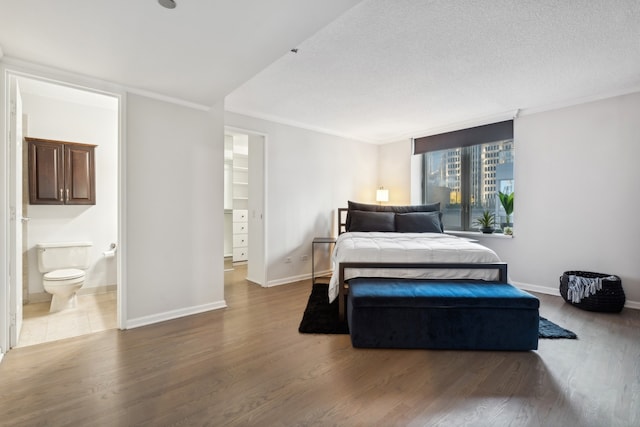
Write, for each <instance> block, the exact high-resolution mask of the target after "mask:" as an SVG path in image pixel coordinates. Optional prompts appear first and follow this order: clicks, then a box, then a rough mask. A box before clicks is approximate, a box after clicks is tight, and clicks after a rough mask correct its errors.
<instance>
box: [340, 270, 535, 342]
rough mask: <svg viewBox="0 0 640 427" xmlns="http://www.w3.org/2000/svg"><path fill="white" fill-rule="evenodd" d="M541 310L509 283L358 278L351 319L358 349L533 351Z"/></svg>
mask: <svg viewBox="0 0 640 427" xmlns="http://www.w3.org/2000/svg"><path fill="white" fill-rule="evenodd" d="M539 307H540V302H539V300H538V298H536V297H534V296H533V295H531V294H529V293H527V292H525V291H522V290H520V289H518V288H516V287H514V286H512V285H510V284H508V283H494V282H479V281H472V280H471V281H459V280H457V281H427V280H416V279H386V278H385V279H383V278H358V279H351V280H350V281H349V296H348V299H347V319H348V322H349V332H350V334H351V342H352V344H353V346H354V347H366V348H379V347H381V348H429V349H460V350H535V349H537V348H538V323H539V314H538V308H539Z"/></svg>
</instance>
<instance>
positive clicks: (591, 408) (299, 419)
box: [0, 270, 640, 427]
mask: <svg viewBox="0 0 640 427" xmlns="http://www.w3.org/2000/svg"><path fill="white" fill-rule="evenodd" d="M226 274H228V275H230V276H229V277H230V279H233V280H231V281H232V282H234V283H232V284H229V285H227V287H226V298H227V302H228V304H229V308H227V309H224V310H217V311H213V312H209V313H205V314H201V315H197V316H190V317H186V318H182V319H178V320H174V321H170V322H164V323H162V324H157V325H152V326H147V327H142V328H137V329H132V330H128V331H118V330H109V331H104V332H98V333H96V334H92V335H86V336H83V337H78V338H70V339H66V340H62V341H57V342H54V343H47V344H39V345H34V346H30V347H23V348H17V349H14V350H11V351H10V352H9V353H8V354H7V355H6V356H5V358H4V360H3V362H2V363H1V364H0V425H3V426H13V425H16V426H37V425H43V426H45V425H46V426H66V425H69V426H145V425H152V426H170V425H180V426H192V425H210V426H222V425H239V426H253V425H255V426H291V425H301V426H304V425H314V426H325V425H340V426H354V425H361V426H369V425H377V426H463V425H468V426H492V427H496V426H508V425H513V426H567V427H569V426H598V427H600V426H638V425H640V311H635V310H630V309H625V310H624V311H623V313H622V314H620V315H607V314H598V313H589V312H585V311H581V310H579V309H576V308H574V307H571V306H569V305H567V304H565V303H564V302H563V301H562V300H561V299H560V298H559V297H551V296H544V295H540V298H541V302H542V307H541V315H543V316H544V317H547V318H549V319H550V320H552V321H555V322H556V323H559V324H561V325H562V326H564V327H566V328H569V329H572V330H573V331H574V332H576V333H577V334H578V336H579V337H580V339H579V340H541V341H540V348H539V350H538V351H533V352H474V351H428V350H371V349H354V348H352V347H351V343H350V341H349V336H348V335H301V334H299V333H298V331H297V328H298V324H299V322H300V319H301V316H302V312H303V309H304V307H305V305H306V301H307V297H308V294H309V291H310V286H311V285H310V282H309V281H305V282H300V283H296V284H291V285H284V286H278V287H274V288H260V287H258V286H256V285H251V284H248V283H247V282H245V281H244V280H242V278H241V273H239V272H238V270H235V271H234V272H229V273H226ZM234 275H235V278H234Z"/></svg>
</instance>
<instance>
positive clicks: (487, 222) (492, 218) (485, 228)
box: [473, 210, 496, 234]
mask: <svg viewBox="0 0 640 427" xmlns="http://www.w3.org/2000/svg"><path fill="white" fill-rule="evenodd" d="M473 223H474V224H475V225H478V226H480V231H482V232H483V233H485V234H491V233H493V231H494V227H495V225H496V215H495V214H494V213H493V212H489V211H488V210H485V211H484V212H482V215H481V216H479V217H478V218H476V219H475V221H474V222H473Z"/></svg>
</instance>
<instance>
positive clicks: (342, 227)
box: [338, 208, 349, 235]
mask: <svg viewBox="0 0 640 427" xmlns="http://www.w3.org/2000/svg"><path fill="white" fill-rule="evenodd" d="M347 212H349V209H347V208H338V235H340V234H342V233H346V232H347Z"/></svg>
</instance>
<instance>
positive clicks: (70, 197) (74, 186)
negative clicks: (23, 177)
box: [25, 137, 96, 205]
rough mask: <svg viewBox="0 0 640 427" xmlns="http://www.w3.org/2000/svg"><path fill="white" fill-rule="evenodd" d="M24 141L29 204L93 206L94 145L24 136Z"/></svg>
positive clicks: (94, 177)
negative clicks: (27, 161) (25, 142)
mask: <svg viewBox="0 0 640 427" xmlns="http://www.w3.org/2000/svg"><path fill="white" fill-rule="evenodd" d="M25 141H27V143H28V144H29V146H28V147H29V148H28V149H29V203H30V204H32V205H95V204H96V174H95V148H96V145H91V144H80V143H76V142H65V141H54V140H50V139H39V138H28V137H25Z"/></svg>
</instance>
